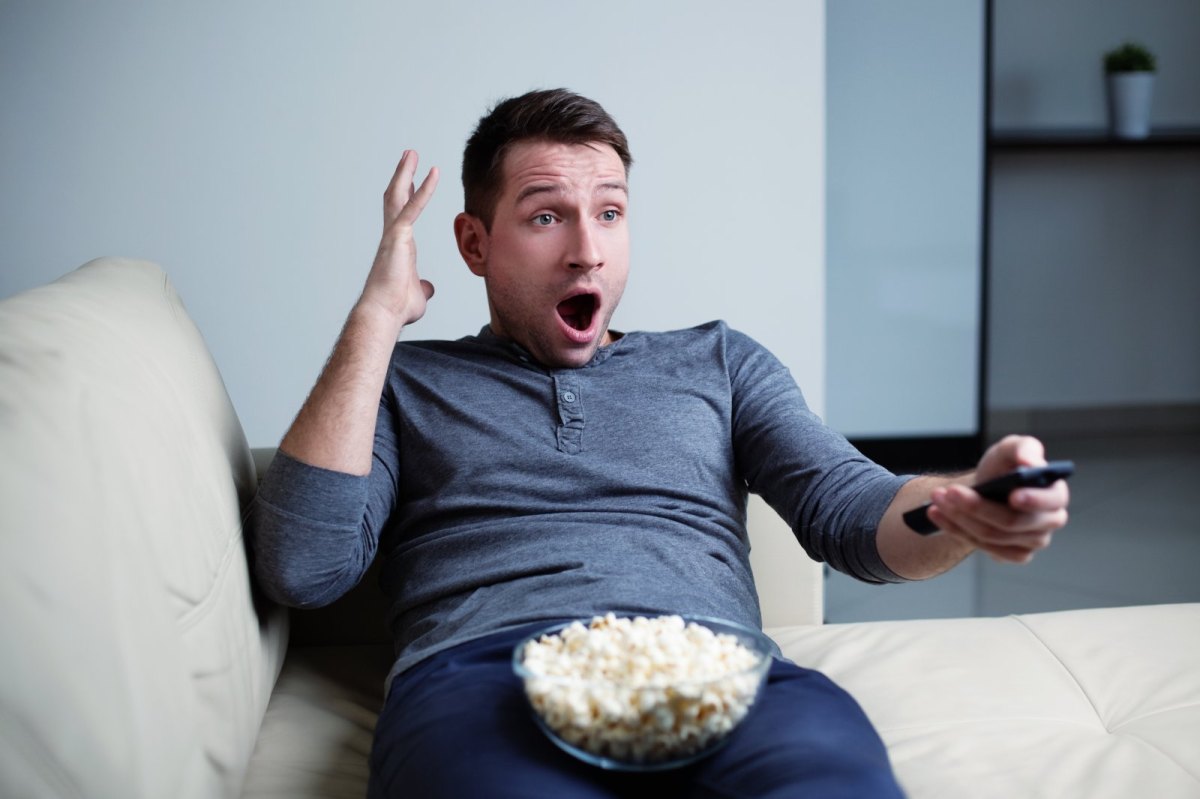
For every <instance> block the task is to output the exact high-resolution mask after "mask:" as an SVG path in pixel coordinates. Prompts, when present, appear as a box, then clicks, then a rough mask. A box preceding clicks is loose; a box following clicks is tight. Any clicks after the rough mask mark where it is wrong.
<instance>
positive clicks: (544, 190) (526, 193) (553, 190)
mask: <svg viewBox="0 0 1200 799" xmlns="http://www.w3.org/2000/svg"><path fill="white" fill-rule="evenodd" d="M606 191H619V192H621V193H622V194H624V195H625V196H626V197H628V196H629V187H628V186H626V185H625V182H624V181H619V180H614V181H610V182H608V183H601V184H600V185H599V186H597V187H596V191H595V193H596V194H601V193H603V192H606ZM563 193H564V192H563V188H562V186H559V185H557V184H548V183H541V184H534V185H532V186H526V187H525V188H523V189H521V191H520V192H518V194H517V199H516V202H517V203H521V202H523V201H525V200H526V199H528V198H529V197H533V196H535V195H538V194H563Z"/></svg>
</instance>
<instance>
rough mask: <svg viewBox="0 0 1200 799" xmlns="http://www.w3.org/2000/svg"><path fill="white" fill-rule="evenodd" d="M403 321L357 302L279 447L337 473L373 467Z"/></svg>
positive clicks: (362, 472) (360, 471) (362, 471)
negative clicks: (380, 418) (390, 368)
mask: <svg viewBox="0 0 1200 799" xmlns="http://www.w3.org/2000/svg"><path fill="white" fill-rule="evenodd" d="M402 328H403V325H402V324H401V322H400V320H399V319H398V318H397V317H396V316H395V315H392V314H388V313H387V312H386V311H384V310H382V309H381V308H379V307H377V306H375V305H373V304H370V303H364V302H361V301H360V302H359V303H358V304H357V305H356V306H355V307H354V309H353V310H352V311H351V312H350V316H349V317H348V318H347V320H346V325H345V327H344V328H343V329H342V334H341V336H339V337H338V340H337V344H335V345H334V348H333V354H332V355H330V357H329V361H328V362H327V363H326V364H325V368H324V369H323V370H322V372H321V376H320V378H319V379H318V380H317V384H316V386H314V387H313V390H312V393H311V394H309V396H308V399H307V400H305V402H304V406H303V407H302V408H301V409H300V413H299V415H297V417H296V420H295V422H293V423H292V426H291V429H290V430H288V432H287V435H285V436H284V438H283V443H282V444H281V445H280V447H281V448H282V449H283V450H284V451H285V452H287V453H288V454H289V455H291V456H292V457H293V458H295V459H296V460H299V461H303V462H304V463H307V464H309V465H311V466H319V467H321V468H324V469H329V470H331V471H335V472H343V473H346V474H353V475H360V476H361V475H366V474H368V473H370V471H371V453H372V451H373V448H374V438H375V419H376V416H377V414H378V412H379V397H380V395H381V393H382V392H383V384H384V380H385V379H386V378H387V371H388V366H389V364H390V363H391V357H392V350H393V348H394V347H395V344H396V338H397V337H398V336H399V334H400V330H401V329H402Z"/></svg>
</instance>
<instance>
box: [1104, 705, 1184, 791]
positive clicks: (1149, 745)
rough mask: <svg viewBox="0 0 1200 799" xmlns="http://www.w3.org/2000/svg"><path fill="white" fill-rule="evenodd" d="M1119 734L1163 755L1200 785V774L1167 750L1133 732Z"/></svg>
mask: <svg viewBox="0 0 1200 799" xmlns="http://www.w3.org/2000/svg"><path fill="white" fill-rule="evenodd" d="M1151 715H1153V714H1151ZM1118 734H1119V735H1123V736H1126V737H1128V738H1132V739H1134V740H1135V741H1137V742H1138V743H1140V744H1141V745H1142V746H1144V747H1146V748H1148V749H1152V750H1154V751H1155V752H1157V753H1158V754H1160V755H1162V757H1163V758H1164V759H1165V760H1167V761H1169V762H1171V763H1174V764H1175V767H1176V768H1178V769H1179V770H1180V771H1182V772H1183V773H1184V774H1186V775H1188V776H1189V777H1191V778H1192V779H1193V780H1194V781H1195V782H1196V784H1198V785H1200V774H1196V773H1194V772H1193V771H1192V770H1191V769H1189V768H1188V767H1187V766H1185V765H1184V764H1183V763H1181V762H1179V760H1177V759H1176V758H1175V757H1173V756H1172V755H1171V754H1170V753H1168V752H1167V751H1166V750H1165V749H1163V748H1162V747H1161V746H1158V745H1156V744H1154V743H1151V742H1150V741H1148V740H1146V739H1145V738H1143V737H1142V736H1140V735H1138V734H1137V733H1133V732H1121V733H1118Z"/></svg>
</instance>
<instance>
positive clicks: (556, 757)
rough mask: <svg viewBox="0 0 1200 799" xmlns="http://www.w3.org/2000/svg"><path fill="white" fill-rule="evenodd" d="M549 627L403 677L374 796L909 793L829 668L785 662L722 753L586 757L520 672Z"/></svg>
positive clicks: (444, 657)
mask: <svg viewBox="0 0 1200 799" xmlns="http://www.w3.org/2000/svg"><path fill="white" fill-rule="evenodd" d="M541 626H543V625H535V626H534V627H531V628H526V629H522V630H514V631H509V632H506V633H500V634H497V635H493V636H489V637H487V638H483V639H479V640H476V641H471V642H468V643H466V644H463V645H461V646H458V647H455V648H453V649H450V650H447V651H445V652H442V653H439V654H437V655H434V656H433V657H431V658H429V659H427V660H425V661H422V662H421V663H419V664H418V665H417V666H414V667H413V668H412V669H409V670H408V671H407V672H405V673H404V674H401V675H400V676H399V677H397V678H396V679H395V680H394V681H393V683H392V686H391V690H390V692H389V694H388V699H387V702H386V704H385V706H384V709H383V712H382V713H381V714H380V717H379V723H378V726H377V727H376V730H375V743H374V746H373V749H372V752H371V789H370V793H369V796H370V797H371V799H385V798H391V797H418V798H419V799H437V798H438V797H448V798H449V799H475V798H476V797H479V798H480V799H491V797H554V798H555V799H561V798H564V797H627V796H641V795H652V796H655V797H669V796H680V797H684V796H687V797H756V796H770V797H785V796H786V797H793V796H796V797H806V799H824V798H825V797H846V798H847V799H868V798H870V797H901V796H903V793H902V792H901V790H900V788H899V786H897V784H896V781H895V777H894V776H893V775H892V770H891V765H890V763H889V762H888V757H887V751H886V750H885V749H884V746H883V742H882V741H880V739H879V736H878V735H877V734H876V732H875V730H874V728H873V727H872V726H871V724H870V722H869V721H868V720H867V717H866V715H865V714H864V713H863V711H862V709H861V708H860V707H859V706H858V703H857V702H855V701H854V699H852V698H851V697H850V695H849V694H847V693H846V692H845V691H843V690H842V689H840V688H838V687H837V686H836V685H834V684H833V682H831V681H830V680H829V679H828V678H827V677H825V676H824V675H822V674H820V673H819V672H815V671H812V670H809V669H803V668H800V667H799V666H795V665H793V664H791V663H785V662H783V661H778V660H777V661H775V662H774V663H773V664H772V666H771V671H770V674H769V675H768V681H767V686H766V692H765V694H764V695H762V696H761V697H760V698H759V700H758V702H757V703H756V704H755V706H754V708H752V709H751V711H750V714H749V715H748V716H747V717H746V719H745V720H744V721H743V722H742V724H741V726H739V727H738V729H737V730H735V731H734V732H733V733H732V734H731V736H730V739H729V741H728V742H727V744H726V745H725V746H724V747H722V748H721V749H719V750H717V752H715V753H714V754H713V755H711V756H709V757H707V758H704V759H702V760H700V761H699V762H697V763H694V764H692V765H689V766H685V767H683V768H680V769H675V770H671V771H661V772H648V773H628V772H614V771H606V770H604V769H600V768H597V767H595V766H591V765H588V764H586V763H583V762H580V761H579V760H576V759H575V758H573V757H571V756H570V755H568V754H566V753H565V752H563V751H562V750H560V749H559V748H558V747H556V746H554V745H553V744H552V743H550V741H549V740H547V739H546V737H545V736H544V735H543V734H542V732H541V730H539V729H538V727H537V726H536V725H535V723H534V722H533V719H532V717H531V716H530V712H531V711H530V710H529V706H528V705H527V704H526V702H525V697H524V694H523V689H522V687H521V683H520V681H519V680H518V679H517V678H516V676H515V675H514V674H513V672H512V665H511V658H512V648H513V647H514V646H515V645H516V644H517V642H518V641H520V639H521V638H523V637H524V636H525V635H526V634H528V633H530V632H533V630H534V629H536V628H537V627H541Z"/></svg>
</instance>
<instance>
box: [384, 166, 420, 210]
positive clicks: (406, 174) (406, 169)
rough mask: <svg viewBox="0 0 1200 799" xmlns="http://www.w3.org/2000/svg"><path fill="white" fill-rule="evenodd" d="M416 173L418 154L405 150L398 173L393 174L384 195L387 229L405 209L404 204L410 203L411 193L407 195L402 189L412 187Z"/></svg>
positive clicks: (397, 167)
mask: <svg viewBox="0 0 1200 799" xmlns="http://www.w3.org/2000/svg"><path fill="white" fill-rule="evenodd" d="M416 171H417V154H416V153H415V152H413V151H412V150H405V151H404V155H402V156H400V163H398V164H396V171H395V172H394V173H392V179H391V181H390V182H389V183H388V187H387V190H386V191H384V193H383V224H384V226H385V227H386V226H387V225H388V224H390V223H391V221H392V220H393V219H395V218H396V215H397V214H399V213H400V211H401V210H402V209H403V208H404V204H405V203H407V202H408V197H409V193H406V192H405V191H404V189H403V188H402V187H404V186H410V185H412V179H413V175H414V174H416Z"/></svg>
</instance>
